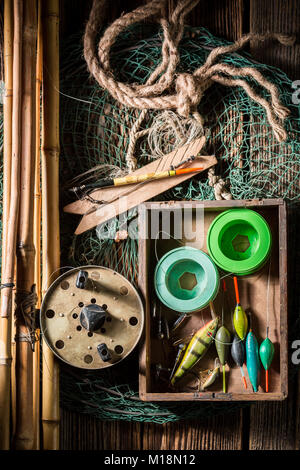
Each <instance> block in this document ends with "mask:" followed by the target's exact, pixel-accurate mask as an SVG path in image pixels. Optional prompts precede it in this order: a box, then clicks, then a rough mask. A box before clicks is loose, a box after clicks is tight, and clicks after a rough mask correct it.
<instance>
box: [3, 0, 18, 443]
mask: <svg viewBox="0 0 300 470" xmlns="http://www.w3.org/2000/svg"><path fill="white" fill-rule="evenodd" d="M13 33H14V31H13V4H12V2H11V0H5V1H4V44H3V46H4V47H3V55H4V81H5V97H4V102H3V117H4V123H3V124H4V126H3V175H2V179H3V195H2V260H5V258H6V244H7V228H8V217H9V207H10V179H11V155H12V96H13ZM4 266H5V263H4V262H2V266H1V268H2V274H1V278H2V279H3V278H4ZM0 328H2V325H1V326H0ZM8 329H11V330H12V328H11V326H10V327H9V328H8ZM10 355H11V358H13V350H12V349H11V353H10ZM11 397H12V426H13V425H14V423H15V420H14V410H15V407H14V388H13V382H12V391H11ZM7 411H8V410H7ZM0 434H1V433H0ZM0 441H1V438H0Z"/></svg>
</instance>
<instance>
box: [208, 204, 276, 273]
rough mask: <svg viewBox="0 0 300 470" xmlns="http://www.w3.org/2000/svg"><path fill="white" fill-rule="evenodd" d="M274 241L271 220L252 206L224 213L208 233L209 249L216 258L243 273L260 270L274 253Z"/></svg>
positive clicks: (225, 268)
mask: <svg viewBox="0 0 300 470" xmlns="http://www.w3.org/2000/svg"><path fill="white" fill-rule="evenodd" d="M271 244H272V236H271V231H270V228H269V225H268V223H267V222H266V220H265V219H264V218H263V217H262V216H261V215H260V214H258V213H257V212H255V211H253V210H250V209H230V210H227V211H225V212H222V213H221V214H220V215H218V216H217V217H216V218H215V219H214V221H213V222H212V224H211V225H210V227H209V230H208V233H207V249H208V252H209V254H210V256H211V258H212V259H213V261H214V262H215V263H216V265H217V266H219V267H220V268H221V269H222V270H224V271H228V272H232V273H235V274H237V275H239V276H245V275H248V274H253V273H254V272H256V271H258V270H259V269H260V268H261V267H262V266H263V265H264V263H265V262H266V261H267V259H268V257H269V255H270V251H271Z"/></svg>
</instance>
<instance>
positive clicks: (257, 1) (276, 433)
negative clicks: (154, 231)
mask: <svg viewBox="0 0 300 470" xmlns="http://www.w3.org/2000/svg"><path fill="white" fill-rule="evenodd" d="M175 1H176V0H169V4H170V5H172V4H174V2H175ZM109 3H110V5H111V6H110V16H111V19H113V18H115V17H117V16H118V15H119V14H120V13H121V12H123V11H127V10H130V9H132V8H134V7H135V6H137V5H140V4H141V3H142V1H139V0H134V1H133V0H130V1H121V0H115V1H114V2H109ZM90 6H91V0H61V35H62V37H64V36H66V35H69V34H71V33H74V32H76V31H79V30H82V28H83V27H84V24H85V22H86V20H87V16H88V12H89V9H90ZM299 19H300V0H210V1H207V0H202V1H200V3H199V5H198V6H197V8H195V9H194V11H193V12H192V13H191V14H190V15H189V19H188V22H189V23H190V24H193V25H197V26H205V27H206V28H208V29H209V30H210V31H211V32H212V33H213V34H215V35H218V36H220V37H224V38H227V39H231V40H233V39H236V38H238V37H240V35H241V34H244V33H247V32H249V31H253V32H260V33H264V32H267V31H274V32H280V33H292V34H297V35H298V44H297V45H296V46H294V48H287V47H284V46H281V45H279V44H278V43H276V42H274V41H271V42H268V43H267V45H264V46H262V45H261V44H260V45H259V44H256V43H252V44H251V45H250V49H251V52H252V54H253V57H254V58H255V59H257V60H259V61H263V62H265V63H266V64H270V65H274V66H279V67H281V68H282V69H283V70H284V71H285V72H286V73H288V75H289V76H290V77H291V78H293V79H299V77H298V76H297V74H298V70H299V47H300V46H299V30H300V21H299ZM298 239H299V236H298ZM298 254H299V252H298ZM291 261H292V260H291ZM298 274H299V270H298ZM299 281H300V280H299V276H298V282H299ZM293 282H296V280H295V279H293ZM291 303H292V302H291ZM299 391H300V388H299V379H298V378H297V376H296V375H294V376H293V377H292V378H291V379H290V383H289V397H288V399H287V400H286V401H284V402H280V403H265V404H263V403H260V404H254V405H251V407H249V408H245V409H241V410H237V411H235V412H233V413H230V414H226V415H223V416H219V415H218V416H215V417H208V418H206V419H199V420H193V421H189V422H180V423H171V424H166V425H156V424H140V423H124V422H112V423H111V422H101V421H99V420H97V419H95V418H92V417H89V416H85V415H81V414H79V413H71V412H68V411H66V410H62V413H61V448H62V449H74V450H75V449H80V450H87V449H106V450H117V449H121V450H129V449H149V450H160V449H168V450H169V449H209V450H212V449H218V450H219V449H234V450H238V449H252V450H263V449H274V450H277V449H280V450H288V449H299V448H300V447H299V446H300V425H299V423H300V420H299V418H300V407H299V404H300V403H299Z"/></svg>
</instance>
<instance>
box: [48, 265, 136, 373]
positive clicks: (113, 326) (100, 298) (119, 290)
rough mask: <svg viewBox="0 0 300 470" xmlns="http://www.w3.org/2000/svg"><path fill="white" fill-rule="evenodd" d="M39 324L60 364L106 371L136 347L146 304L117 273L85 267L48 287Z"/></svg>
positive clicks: (70, 272) (71, 272) (72, 270)
mask: <svg viewBox="0 0 300 470" xmlns="http://www.w3.org/2000/svg"><path fill="white" fill-rule="evenodd" d="M40 324H41V331H42V334H43V337H44V339H45V341H46V343H47V344H48V346H49V347H50V349H51V350H52V351H53V352H54V354H55V355H56V356H58V357H59V358H60V359H61V360H63V361H64V362H67V363H68V364H70V365H72V366H75V367H80V368H82V369H104V368H106V367H110V366H112V365H114V364H116V363H119V362H120V361H122V360H123V359H125V357H127V356H128V354H130V352H131V351H132V350H133V349H134V347H135V346H136V344H137V343H138V341H139V339H140V337H141V334H142V330H143V324H144V311H143V304H142V301H141V299H140V297H139V295H138V293H137V291H136V290H135V289H134V287H133V286H132V285H131V284H130V282H129V281H127V279H125V278H124V277H123V276H121V275H120V274H118V273H117V272H115V271H113V270H111V269H108V268H104V267H100V266H84V267H81V268H75V269H71V270H70V271H68V272H67V273H65V274H63V275H61V276H60V277H59V278H58V279H56V281H55V282H54V283H53V284H52V285H51V286H50V287H49V289H48V291H47V293H46V295H45V297H44V300H43V303H42V307H41V318H40Z"/></svg>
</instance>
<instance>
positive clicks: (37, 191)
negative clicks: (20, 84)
mask: <svg viewBox="0 0 300 470" xmlns="http://www.w3.org/2000/svg"><path fill="white" fill-rule="evenodd" d="M41 13H42V3H41V0H38V33H37V58H36V87H35V91H36V93H35V111H36V133H35V137H36V148H35V151H36V154H35V181H34V234H33V236H34V246H35V269H34V283H35V285H36V293H37V308H38V309H39V308H40V306H41V295H42V293H41V181H40V170H41V167H40V144H41V142H40V138H41V135H40V134H41V133H40V122H41V113H40V109H41V107H40V97H41V85H42V78H43V49H42V24H41V22H42V16H41ZM36 333H37V338H38V341H37V343H36V347H35V351H34V355H33V424H34V445H33V448H34V449H35V450H39V449H40V342H39V338H40V331H37V332H36Z"/></svg>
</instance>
